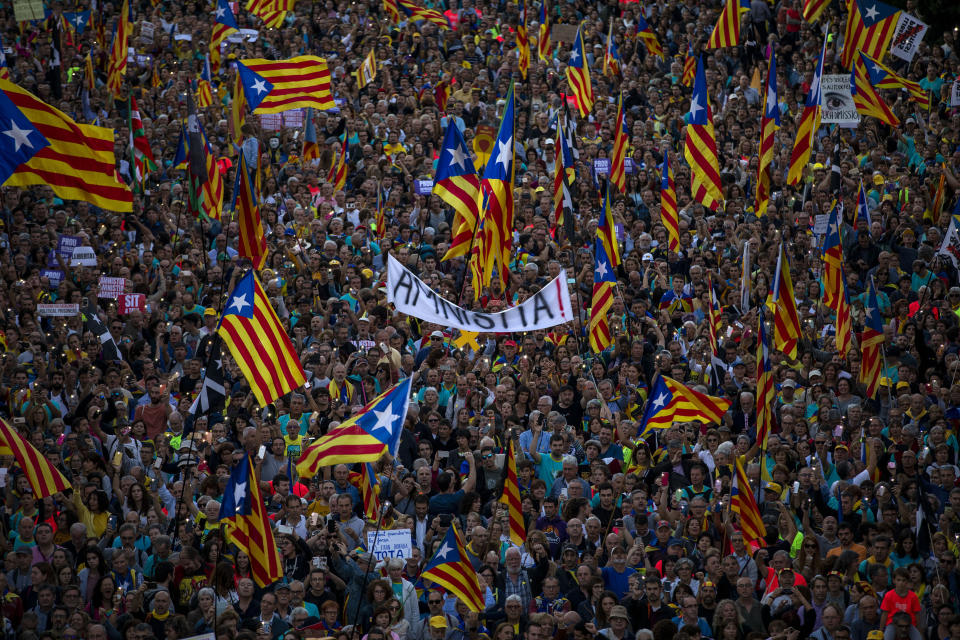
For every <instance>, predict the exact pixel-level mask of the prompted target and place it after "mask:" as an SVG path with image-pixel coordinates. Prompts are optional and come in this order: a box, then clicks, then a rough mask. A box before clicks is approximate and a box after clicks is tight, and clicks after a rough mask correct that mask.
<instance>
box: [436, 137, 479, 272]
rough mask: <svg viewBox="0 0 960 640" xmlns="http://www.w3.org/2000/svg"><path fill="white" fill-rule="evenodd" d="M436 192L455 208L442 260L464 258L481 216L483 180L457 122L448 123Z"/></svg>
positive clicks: (439, 163) (437, 175) (437, 176)
mask: <svg viewBox="0 0 960 640" xmlns="http://www.w3.org/2000/svg"><path fill="white" fill-rule="evenodd" d="M433 193H434V194H435V195H437V196H440V199H441V200H443V201H444V202H446V203H447V204H448V205H450V206H451V207H453V211H454V217H453V227H452V229H453V237H452V238H451V239H450V247H449V248H448V249H447V253H446V254H445V255H444V256H443V260H449V259H450V258H456V257H458V256H465V255H467V252H468V251H469V250H470V245H471V244H473V241H474V240H473V238H474V232H475V231H476V228H477V219H478V218H479V217H480V177H479V176H478V175H477V172H476V169H475V168H474V166H473V160H472V159H471V157H470V152H469V151H468V150H467V143H466V142H464V140H463V134H462V133H460V128H459V127H457V125H456V123H454V122H450V123H448V124H447V133H446V134H445V136H444V139H443V147H442V149H441V150H440V158H439V160H438V161H437V174H436V176H435V179H434V183H433Z"/></svg>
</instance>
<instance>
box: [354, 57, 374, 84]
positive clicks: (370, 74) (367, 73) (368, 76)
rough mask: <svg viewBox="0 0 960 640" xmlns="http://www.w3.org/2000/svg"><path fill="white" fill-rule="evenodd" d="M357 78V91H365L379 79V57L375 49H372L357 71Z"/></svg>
mask: <svg viewBox="0 0 960 640" xmlns="http://www.w3.org/2000/svg"><path fill="white" fill-rule="evenodd" d="M356 76H357V89H363V88H364V87H365V86H367V85H368V84H370V83H371V82H373V81H374V79H375V78H376V77H377V56H376V55H375V53H374V50H373V49H370V53H368V54H367V57H366V58H364V59H363V62H362V63H361V64H360V68H359V69H357V71H356Z"/></svg>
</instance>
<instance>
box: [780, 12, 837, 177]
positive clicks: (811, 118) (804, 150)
mask: <svg viewBox="0 0 960 640" xmlns="http://www.w3.org/2000/svg"><path fill="white" fill-rule="evenodd" d="M829 33H830V29H829V25H828V28H827V29H826V33H825V34H824V36H823V48H822V49H820V57H819V58H818V59H817V68H816V70H815V71H814V72H813V80H811V81H810V91H808V92H807V100H806V102H804V106H803V112H802V114H801V115H800V124H798V125H797V137H796V139H795V140H794V142H793V152H792V154H791V155H790V170H789V172H788V174H787V184H789V185H797V184H800V180H801V179H803V170H804V168H805V167H806V166H807V162H808V161H809V160H810V151H811V150H812V149H813V137H814V136H815V135H816V134H817V129H819V128H820V78H821V77H823V59H824V56H825V55H826V51H827V36H828V35H829Z"/></svg>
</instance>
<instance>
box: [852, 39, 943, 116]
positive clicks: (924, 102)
mask: <svg viewBox="0 0 960 640" xmlns="http://www.w3.org/2000/svg"><path fill="white" fill-rule="evenodd" d="M860 61H861V62H862V63H863V66H864V68H865V69H866V71H867V73H868V75H869V76H870V84H872V85H873V86H874V87H876V88H877V89H906V90H907V92H908V93H909V94H910V99H911V100H913V101H914V102H916V103H917V104H918V105H920V106H921V107H923V108H924V109H929V108H930V96H929V94H928V93H927V92H926V91H924V89H923V87H921V86H920V83H919V82H914V81H913V80H907V79H906V78H904V77H903V76H901V75H899V74H898V73H896V72H895V71H893V70H892V69H891V68H890V67H888V66H886V65H885V64H883V63H882V62H880V61H879V60H875V59H874V58H871V57H870V56H868V55H867V54H865V53H863V52H862V51H861V52H860Z"/></svg>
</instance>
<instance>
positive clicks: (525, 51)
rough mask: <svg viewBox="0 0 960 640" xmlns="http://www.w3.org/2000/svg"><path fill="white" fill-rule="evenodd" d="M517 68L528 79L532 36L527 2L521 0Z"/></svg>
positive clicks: (518, 23)
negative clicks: (528, 21)
mask: <svg viewBox="0 0 960 640" xmlns="http://www.w3.org/2000/svg"><path fill="white" fill-rule="evenodd" d="M517 55H518V56H519V58H518V60H517V68H518V69H519V70H520V76H521V77H522V78H523V79H524V80H526V79H527V72H528V71H529V70H530V37H529V35H528V34H527V2H526V0H520V18H519V22H517Z"/></svg>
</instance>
